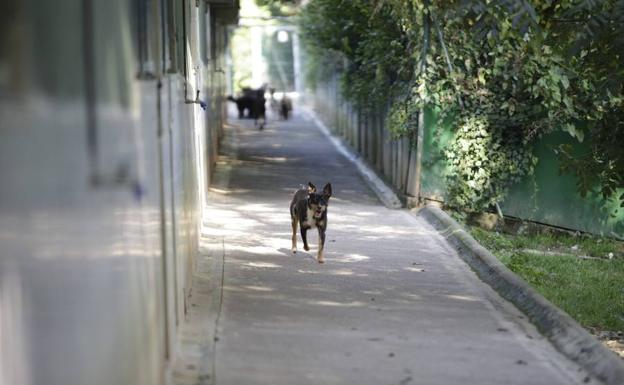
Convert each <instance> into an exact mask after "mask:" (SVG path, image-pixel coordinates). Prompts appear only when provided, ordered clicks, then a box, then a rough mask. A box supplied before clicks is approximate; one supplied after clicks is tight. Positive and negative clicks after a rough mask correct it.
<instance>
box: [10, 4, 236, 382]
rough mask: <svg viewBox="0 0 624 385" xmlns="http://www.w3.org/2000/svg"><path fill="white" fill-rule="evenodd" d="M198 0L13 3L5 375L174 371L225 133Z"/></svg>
mask: <svg viewBox="0 0 624 385" xmlns="http://www.w3.org/2000/svg"><path fill="white" fill-rule="evenodd" d="M197 4H199V6H196V2H195V1H188V0H187V1H168V0H163V1H130V0H114V1H106V2H98V1H93V0H86V1H83V0H68V1H63V2H44V1H36V0H30V1H24V2H15V4H11V5H2V6H1V7H0V10H1V12H0V14H1V15H2V16H0V40H1V41H0V43H2V44H0V384H7V385H8V384H11V385H27V384H46V385H56V384H58V385H71V384H76V385H84V384H103V385H104V384H106V385H110V384H120V385H121V384H124V385H127V384H137V385H140V384H145V385H147V384H149V385H153V384H163V383H166V382H167V368H168V365H169V363H170V362H171V361H172V359H173V358H174V357H173V355H174V352H175V349H174V347H175V344H176V333H177V327H178V325H179V324H180V322H182V321H183V319H184V314H185V312H186V300H187V298H188V295H189V292H190V290H191V288H190V287H189V285H190V282H191V281H190V277H191V276H192V274H193V270H194V265H195V257H196V254H197V248H198V237H199V234H200V229H201V221H200V218H201V213H202V208H203V203H204V202H203V199H204V198H205V194H204V191H205V190H204V189H205V186H206V185H207V184H208V182H209V176H210V173H211V170H212V168H213V165H214V162H215V160H216V155H217V145H218V140H219V138H220V136H221V135H222V122H223V115H222V111H223V89H224V84H225V83H224V76H223V74H222V73H220V72H215V71H214V69H215V68H214V65H215V63H218V62H219V61H222V60H223V53H224V51H225V42H226V36H225V23H227V21H224V20H219V19H218V18H216V17H210V12H208V8H207V7H208V5H206V3H204V2H199V3H197ZM235 5H236V4H235V2H234V1H232V6H235ZM220 6H221V7H223V4H221V5H220ZM172 11H173V12H177V13H178V14H176V16H181V15H180V14H179V13H180V12H183V15H182V16H183V17H177V18H176V20H184V23H183V25H179V24H178V25H177V26H172V25H171V24H170V23H168V20H171V19H172V17H171V16H172V15H171V14H170V12H172ZM207 14H208V15H209V16H208V21H207V25H211V26H212V29H213V30H214V32H213V34H212V38H211V39H209V38H208V35H207V34H206V33H204V31H202V29H201V28H200V26H199V25H200V20H201V18H205V17H206V15H207ZM174 28H177V30H176V31H174V30H173V29H174ZM217 37H218V38H220V39H221V40H220V41H219V42H217V40H216V39H217ZM172 42H175V43H177V44H178V46H177V48H176V49H178V48H181V49H180V52H183V53H184V55H185V56H186V65H184V61H183V60H182V61H178V63H177V65H174V64H175V63H174V60H173V59H172V52H173V50H171V47H174V46H175V44H172ZM179 44H181V45H182V47H180V46H179ZM202 45H205V46H206V47H210V48H211V51H212V52H213V56H212V57H211V58H207V57H202V54H201V53H202V52H205V51H203V48H202ZM197 90H200V99H201V100H203V101H205V102H206V103H207V105H208V108H207V109H206V110H203V109H202V108H201V107H200V105H199V104H196V103H189V102H187V101H191V102H192V101H194V100H195V96H196V91H197Z"/></svg>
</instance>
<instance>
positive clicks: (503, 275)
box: [303, 108, 624, 385]
mask: <svg viewBox="0 0 624 385" xmlns="http://www.w3.org/2000/svg"><path fill="white" fill-rule="evenodd" d="M303 110H304V113H305V114H306V115H307V116H308V117H309V118H310V119H312V120H313V121H314V122H315V123H316V125H317V127H318V128H319V129H320V130H321V132H322V133H323V134H324V135H325V136H327V138H329V140H330V141H331V142H332V143H333V144H334V146H336V148H337V149H338V151H340V153H342V154H343V155H344V156H345V157H346V158H347V159H348V160H349V161H351V162H353V163H354V164H355V166H356V167H357V169H358V170H359V171H360V173H361V174H362V176H363V177H364V180H365V181H366V182H367V183H368V185H369V186H370V187H371V188H372V190H373V191H374V192H375V193H376V194H377V196H378V197H379V199H380V200H381V201H382V203H383V204H384V205H385V206H386V207H389V208H395V209H396V208H400V207H402V206H403V205H402V203H401V201H400V199H399V198H398V197H397V195H396V194H395V192H394V191H393V190H392V189H391V188H390V187H388V186H387V185H386V184H385V182H384V181H383V180H382V179H381V178H379V177H378V176H377V175H376V174H375V172H374V171H372V170H371V168H370V167H369V166H368V164H367V163H366V162H365V161H364V160H363V159H362V158H361V156H359V155H358V154H357V153H355V152H354V151H353V150H351V149H350V148H349V147H348V146H347V145H345V144H344V143H343V141H342V140H341V139H339V138H337V137H335V136H333V135H332V134H331V131H330V130H329V129H328V128H327V126H326V125H325V124H324V123H323V122H322V121H321V120H320V119H319V118H318V117H317V116H316V114H315V113H314V112H313V111H312V110H311V109H309V108H304V109H303ZM416 216H420V217H422V218H423V219H425V220H426V221H427V222H429V223H430V224H431V225H432V226H434V227H435V228H436V229H437V230H438V231H440V232H441V233H442V235H444V236H445V238H446V239H447V240H448V241H449V243H450V244H451V245H452V246H453V247H454V248H455V249H456V250H457V252H458V254H459V256H460V257H461V258H462V259H463V260H464V261H466V263H468V265H469V266H470V267H471V268H472V269H473V270H474V271H475V272H476V273H477V275H478V276H479V278H481V280H483V281H484V282H485V283H487V284H488V285H490V286H491V287H492V288H493V289H494V290H496V291H497V292H498V293H499V294H500V295H501V296H502V297H503V298H505V299H506V300H508V301H510V302H511V303H513V304H514V305H515V306H516V307H518V309H520V310H521V311H522V312H523V313H524V314H526V315H527V317H529V319H530V320H531V322H532V323H533V324H534V325H535V326H537V328H538V329H539V330H540V332H541V333H542V334H543V335H544V336H546V337H547V338H548V339H549V340H550V341H551V343H552V344H553V345H554V346H555V348H556V349H557V350H559V351H560V352H561V353H562V354H563V355H565V356H566V357H568V358H569V359H570V360H572V361H574V362H576V363H578V364H579V365H580V366H582V367H583V368H584V369H585V370H587V371H588V372H589V373H591V374H592V375H594V376H595V377H596V378H597V379H599V380H600V381H602V382H603V383H604V384H606V385H622V384H624V363H623V362H622V359H621V358H619V357H618V356H616V355H615V354H614V353H613V352H611V351H610V350H609V349H607V348H606V347H604V346H603V345H602V344H601V343H600V341H598V340H597V339H596V338H594V337H593V336H592V335H591V334H589V333H588V332H587V331H586V330H585V329H584V328H583V327H582V326H581V325H579V324H578V323H577V322H576V321H574V320H573V319H572V318H571V317H570V316H569V315H568V314H566V313H565V312H563V311H562V310H561V309H559V308H557V307H556V306H555V305H553V304H552V303H551V302H550V301H548V300H547V299H546V298H544V297H543V296H542V295H540V294H539V293H537V292H536V291H535V290H534V289H533V288H531V287H530V286H529V285H528V284H527V283H526V282H525V281H524V280H522V279H521V278H520V277H518V276H517V275H516V274H514V273H513V272H512V271H511V270H509V269H508V268H507V267H505V265H503V264H502V263H501V262H500V261H499V260H498V259H497V258H496V257H495V256H494V255H492V253H490V252H489V251H488V250H487V249H485V248H484V247H483V246H481V245H480V244H479V243H478V242H477V241H476V240H475V239H474V238H473V237H472V236H470V234H468V232H466V231H465V230H464V229H463V227H462V226H461V225H459V223H457V222H456V221H455V220H454V219H453V218H451V217H450V216H449V215H448V214H447V213H445V212H444V211H443V210H442V209H440V208H438V207H434V206H426V207H424V208H421V209H420V210H417V211H416Z"/></svg>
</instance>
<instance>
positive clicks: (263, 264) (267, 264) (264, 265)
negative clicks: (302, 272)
mask: <svg viewBox="0 0 624 385" xmlns="http://www.w3.org/2000/svg"><path fill="white" fill-rule="evenodd" d="M243 266H249V267H260V268H271V269H275V268H280V267H282V265H278V264H276V263H271V262H246V263H243Z"/></svg>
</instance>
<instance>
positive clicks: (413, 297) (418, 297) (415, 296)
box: [400, 293, 423, 301]
mask: <svg viewBox="0 0 624 385" xmlns="http://www.w3.org/2000/svg"><path fill="white" fill-rule="evenodd" d="M400 295H401V296H402V297H406V298H409V299H411V300H417V301H420V300H422V299H423V297H422V295H420V294H412V293H401V294H400Z"/></svg>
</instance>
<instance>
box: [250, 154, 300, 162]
mask: <svg viewBox="0 0 624 385" xmlns="http://www.w3.org/2000/svg"><path fill="white" fill-rule="evenodd" d="M251 159H253V160H256V161H262V162H270V163H286V162H294V161H297V160H299V158H286V157H283V156H252V157H251Z"/></svg>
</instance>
